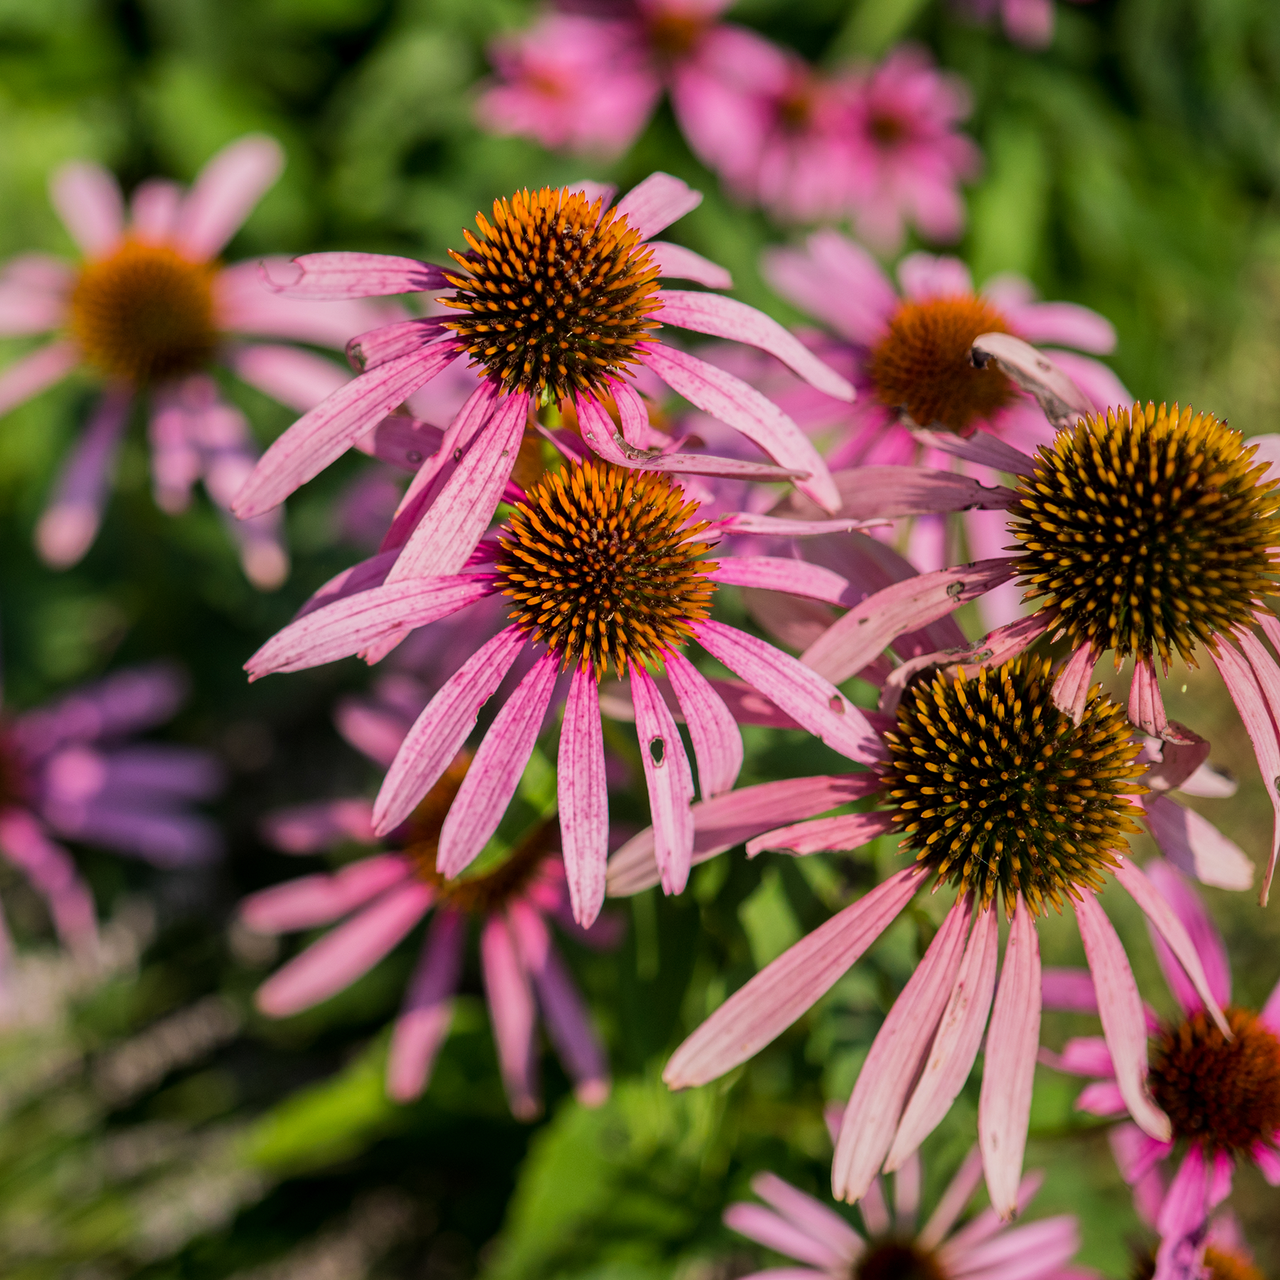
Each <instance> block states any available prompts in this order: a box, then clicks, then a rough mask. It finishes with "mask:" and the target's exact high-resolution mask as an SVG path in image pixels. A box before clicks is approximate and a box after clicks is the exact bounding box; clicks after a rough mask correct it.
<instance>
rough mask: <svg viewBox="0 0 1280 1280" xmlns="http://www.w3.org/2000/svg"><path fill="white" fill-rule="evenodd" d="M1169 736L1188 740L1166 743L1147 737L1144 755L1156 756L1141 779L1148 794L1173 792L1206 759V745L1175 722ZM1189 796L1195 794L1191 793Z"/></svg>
mask: <svg viewBox="0 0 1280 1280" xmlns="http://www.w3.org/2000/svg"><path fill="white" fill-rule="evenodd" d="M1170 724H1172V725H1173V726H1174V728H1173V729H1172V732H1173V733H1176V735H1177V736H1178V737H1179V738H1188V739H1190V741H1187V742H1170V741H1168V739H1167V738H1160V739H1156V738H1148V739H1147V742H1146V755H1147V757H1148V758H1150V757H1153V756H1154V757H1156V758H1157V763H1155V764H1153V765H1152V766H1151V767H1150V768H1149V769H1148V770H1147V772H1146V773H1145V774H1143V776H1142V781H1143V783H1144V784H1145V785H1146V786H1148V787H1149V788H1150V789H1151V790H1152V791H1173V790H1174V789H1175V788H1180V787H1181V786H1182V784H1183V783H1185V782H1186V781H1187V780H1188V779H1189V778H1190V777H1191V775H1192V774H1194V773H1195V772H1196V770H1197V769H1199V768H1200V767H1201V765H1203V764H1204V762H1205V761H1206V760H1207V759H1208V758H1209V743H1208V742H1206V741H1205V740H1204V739H1203V738H1201V737H1200V736H1199V735H1198V734H1194V733H1192V732H1191V730H1190V729H1187V728H1186V726H1185V725H1179V724H1177V722H1176V721H1172V722H1170ZM1191 794H1193V795H1194V794H1195V793H1194V792H1192V793H1191Z"/></svg>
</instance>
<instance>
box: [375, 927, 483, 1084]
mask: <svg viewBox="0 0 1280 1280" xmlns="http://www.w3.org/2000/svg"><path fill="white" fill-rule="evenodd" d="M466 940H467V919H466V916H464V915H462V914H461V913H460V912H457V911H452V910H450V909H449V908H448V907H441V908H440V910H438V911H437V912H436V913H435V915H434V916H432V918H431V924H430V925H429V926H428V927H427V940H426V943H425V944H424V945H423V948H422V955H421V957H420V958H419V960H418V967H417V969H416V970H415V971H414V974H413V978H412V980H411V981H410V983H409V990H408V993H407V994H406V996H405V1001H404V1005H403V1006H402V1007H401V1009H400V1014H399V1016H398V1017H397V1018H396V1021H395V1026H394V1028H393V1029H392V1032H391V1048H390V1050H389V1051H388V1053H387V1093H388V1095H389V1096H390V1097H392V1098H394V1099H395V1100H396V1101H397V1102H410V1101H412V1099H414V1098H417V1097H419V1096H420V1095H421V1094H422V1091H423V1090H424V1089H425V1088H426V1087H427V1084H428V1082H429V1081H430V1079H431V1069H432V1067H433V1066H434V1065H435V1060H436V1054H437V1053H439V1052H440V1046H441V1045H442V1044H443V1043H444V1041H445V1037H446V1036H447V1035H448V1034H449V1024H450V1022H451V1021H452V1020H453V993H454V992H455V991H456V990H457V987H458V979H459V977H460V976H461V974H462V954H463V946H464V944H465V943H466Z"/></svg>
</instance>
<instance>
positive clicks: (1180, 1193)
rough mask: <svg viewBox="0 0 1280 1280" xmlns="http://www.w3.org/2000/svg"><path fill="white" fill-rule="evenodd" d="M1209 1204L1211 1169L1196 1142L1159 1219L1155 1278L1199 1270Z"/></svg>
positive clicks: (1177, 1278) (1170, 1279)
mask: <svg viewBox="0 0 1280 1280" xmlns="http://www.w3.org/2000/svg"><path fill="white" fill-rule="evenodd" d="M1209 1207H1210V1206H1209V1170H1208V1168H1207V1167H1206V1164H1205V1158H1204V1152H1203V1149H1202V1148H1201V1146H1200V1144H1199V1143H1193V1144H1192V1146H1191V1147H1190V1148H1189V1150H1188V1151H1187V1153H1186V1155H1185V1156H1184V1157H1183V1158H1182V1164H1181V1165H1180V1166H1179V1167H1178V1172H1177V1173H1175V1174H1174V1176H1173V1181H1172V1182H1171V1183H1170V1184H1169V1190H1168V1191H1167V1192H1166V1193H1165V1198H1164V1203H1163V1204H1162V1205H1161V1206H1160V1215H1159V1217H1158V1218H1157V1219H1156V1230H1157V1231H1159V1233H1160V1245H1159V1248H1158V1249H1157V1251H1156V1269H1155V1276H1154V1277H1153V1280H1183V1277H1187V1276H1193V1275H1195V1274H1196V1273H1197V1269H1196V1265H1195V1263H1196V1255H1197V1254H1198V1253H1199V1245H1200V1243H1201V1239H1202V1237H1203V1234H1204V1229H1205V1226H1206V1224H1207V1223H1208V1220H1209Z"/></svg>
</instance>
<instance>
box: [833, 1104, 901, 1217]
mask: <svg viewBox="0 0 1280 1280" xmlns="http://www.w3.org/2000/svg"><path fill="white" fill-rule="evenodd" d="M832 1110H835V1111H836V1112H837V1114H836V1117H835V1124H834V1126H832V1124H831V1115H830V1112H831V1111H832ZM827 1113H828V1114H827V1127H828V1128H829V1129H830V1131H831V1141H832V1143H833V1144H834V1143H836V1142H838V1141H839V1140H840V1125H841V1123H842V1121H843V1120H844V1110H843V1108H841V1107H840V1105H839V1103H833V1104H828V1108H827ZM858 1212H859V1213H860V1214H861V1215H862V1225H863V1226H864V1227H866V1229H867V1231H868V1233H869V1234H870V1235H871V1236H872V1237H876V1236H882V1235H887V1234H888V1233H889V1232H891V1231H892V1230H893V1218H892V1217H890V1215H889V1205H888V1203H887V1202H886V1200H885V1198H884V1183H883V1182H882V1181H881V1180H880V1179H879V1178H873V1179H872V1180H871V1185H870V1186H869V1187H868V1188H867V1193H866V1195H864V1196H863V1197H862V1199H861V1200H859V1201H858Z"/></svg>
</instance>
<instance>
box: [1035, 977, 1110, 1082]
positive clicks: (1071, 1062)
mask: <svg viewBox="0 0 1280 1280" xmlns="http://www.w3.org/2000/svg"><path fill="white" fill-rule="evenodd" d="M1085 976H1086V977H1087V976H1088V975H1087V974H1086V975H1085ZM1090 986H1092V983H1090ZM1093 1012H1094V1013H1096V1012H1097V1009H1096V1008H1095V1009H1094V1010H1093ZM1041 1061H1043V1062H1045V1064H1046V1065H1048V1066H1051V1067H1053V1068H1054V1069H1055V1070H1057V1071H1066V1072H1070V1073H1071V1074H1072V1075H1077V1076H1099V1077H1101V1078H1102V1079H1105V1080H1110V1079H1111V1078H1112V1077H1114V1076H1115V1073H1116V1069H1115V1063H1113V1062H1112V1061H1111V1050H1110V1049H1108V1048H1107V1042H1106V1039H1105V1038H1104V1037H1102V1036H1072V1037H1071V1039H1070V1040H1068V1041H1067V1043H1066V1044H1065V1045H1063V1047H1062V1052H1061V1053H1060V1054H1052V1053H1050V1052H1049V1051H1048V1050H1041Z"/></svg>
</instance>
